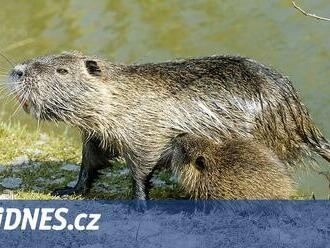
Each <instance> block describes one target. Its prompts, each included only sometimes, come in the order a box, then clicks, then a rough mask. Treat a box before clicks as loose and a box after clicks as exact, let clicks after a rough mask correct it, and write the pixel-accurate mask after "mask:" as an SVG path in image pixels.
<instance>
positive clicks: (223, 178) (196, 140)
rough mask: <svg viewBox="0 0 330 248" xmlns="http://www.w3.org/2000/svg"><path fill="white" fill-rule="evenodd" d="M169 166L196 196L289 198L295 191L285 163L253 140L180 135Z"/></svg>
mask: <svg viewBox="0 0 330 248" xmlns="http://www.w3.org/2000/svg"><path fill="white" fill-rule="evenodd" d="M172 168H173V170H174V172H175V173H176V174H177V176H178V178H179V183H180V184H181V186H182V188H183V189H184V190H185V192H187V193H188V194H189V196H190V197H192V198H195V199H227V200H233V199H288V198H290V196H293V194H294V191H295V190H294V183H293V181H292V179H291V178H290V175H289V170H288V168H287V166H286V165H285V164H283V163H282V162H281V161H280V160H279V159H278V158H277V156H276V155H275V154H274V153H273V152H272V151H271V150H270V149H269V148H267V147H266V146H265V145H261V144H259V143H258V142H257V141H255V140H245V139H228V140H226V141H224V142H223V143H222V144H217V143H215V142H214V141H212V140H210V139H207V138H201V137H197V136H194V135H189V134H186V135H180V136H178V137H177V138H175V139H174V140H173V157H172Z"/></svg>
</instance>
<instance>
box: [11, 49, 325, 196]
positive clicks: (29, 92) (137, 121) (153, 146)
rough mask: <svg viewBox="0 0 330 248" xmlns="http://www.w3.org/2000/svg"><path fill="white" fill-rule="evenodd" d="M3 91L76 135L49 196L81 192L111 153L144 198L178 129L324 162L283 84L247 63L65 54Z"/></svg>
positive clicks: (313, 132)
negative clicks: (127, 60)
mask: <svg viewBox="0 0 330 248" xmlns="http://www.w3.org/2000/svg"><path fill="white" fill-rule="evenodd" d="M8 87H9V89H11V91H12V92H13V93H14V94H16V95H17V98H18V99H19V101H20V102H21V103H22V105H23V107H24V109H25V110H26V111H27V112H30V113H31V114H32V115H33V116H35V117H36V118H37V119H39V120H50V121H56V122H57V121H64V122H67V123H70V124H72V125H74V126H77V127H79V128H80V129H81V130H82V133H83V137H84V140H83V143H84V147H83V160H82V166H81V172H80V176H79V180H78V183H77V185H76V186H75V187H74V188H65V189H61V190H57V191H55V192H54V193H55V194H57V195H63V194H73V193H79V194H83V193H86V192H88V190H89V188H90V187H91V184H92V182H93V180H94V179H95V178H96V176H97V171H98V169H100V168H102V167H103V166H106V165H107V160H108V159H109V158H112V157H114V156H117V155H120V156H123V157H124V158H125V159H126V161H127V163H128V166H129V168H130V170H131V172H132V175H133V179H134V193H135V197H136V198H138V199H146V198H147V196H148V185H149V179H150V177H151V175H152V172H153V171H154V169H155V167H156V166H166V165H168V161H170V158H171V153H172V152H171V140H172V139H173V138H174V137H176V136H177V135H179V134H182V133H190V134H194V135H196V136H201V137H202V136H203V137H207V138H209V139H212V140H214V141H216V142H224V141H225V140H227V139H228V138H230V139H232V138H233V137H243V138H254V139H255V140H257V141H258V142H260V143H261V144H264V145H265V146H267V147H269V148H270V149H271V150H272V151H273V152H274V153H275V154H276V155H277V156H278V158H279V159H280V160H281V161H283V162H284V163H288V164H293V163H294V162H296V161H297V160H299V159H301V158H302V157H303V156H304V155H307V156H309V155H310V152H311V151H312V152H315V153H317V154H319V155H320V156H322V157H324V158H325V159H327V160H328V161H330V145H329V142H328V141H327V140H326V139H325V138H324V137H323V135H322V134H321V132H320V131H319V130H318V129H317V128H316V127H315V126H314V124H313V122H312V120H311V118H310V117H309V115H308V112H307V110H306V108H305V107H304V105H303V104H302V103H301V102H300V100H299V98H298V96H297V93H296V91H295V89H294V88H293V86H292V84H291V82H290V81H289V80H288V79H287V78H286V77H284V76H282V75H281V74H279V73H278V72H276V71H274V70H272V69H270V68H269V67H266V66H264V65H262V64H259V63H257V62H256V61H254V60H251V59H248V58H242V57H233V56H212V57H204V58H193V59H186V60H179V61H172V62H164V63H156V64H153V63H149V64H140V65H136V64H133V65H121V64H114V63H112V62H110V61H108V60H104V59H100V58H96V57H89V56H85V55H82V54H80V53H67V52H66V53H62V54H58V55H48V56H43V57H38V58H34V59H31V60H28V61H26V62H24V63H22V64H19V65H17V66H16V67H15V68H14V69H13V71H12V72H11V74H10V80H9V84H8Z"/></svg>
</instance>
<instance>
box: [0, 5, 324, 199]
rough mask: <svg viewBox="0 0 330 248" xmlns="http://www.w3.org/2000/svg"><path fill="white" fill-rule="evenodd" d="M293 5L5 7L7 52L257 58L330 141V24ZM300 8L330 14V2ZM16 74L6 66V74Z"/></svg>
mask: <svg viewBox="0 0 330 248" xmlns="http://www.w3.org/2000/svg"><path fill="white" fill-rule="evenodd" d="M290 2H291V1H286V0H277V1H276V0H269V1H264V0H255V1H238V0H225V1H156V0H148V1H147V0H145V1H115V0H114V1H105V0H103V1H102V0H99V1H87V0H86V1H85V0H84V1H82V0H76V1H50V0H49V1H43V0H42V1H2V2H1V10H0V13H1V15H0V33H1V36H0V50H1V51H2V52H4V53H5V54H6V55H8V56H9V58H10V59H11V60H13V61H15V62H19V61H22V60H25V59H27V58H31V57H34V56H37V55H42V54H46V53H57V52H60V51H63V50H80V51H83V52H84V53H87V54H97V55H100V56H103V57H107V58H110V59H112V60H113V61H115V62H124V63H131V62H149V61H163V60H169V59H174V58H182V57H192V56H204V55H213V54H240V55H245V56H249V57H253V58H255V59H257V60H259V61H261V62H263V63H265V64H270V65H272V66H273V67H274V68H277V69H278V70H279V71H281V72H283V73H284V74H286V75H288V76H289V77H290V78H291V80H292V81H293V82H294V84H295V86H296V88H297V89H298V90H299V91H300V95H301V97H302V98H303V101H304V102H305V104H306V105H307V106H308V107H309V109H310V112H311V114H312V116H313V118H314V120H315V122H316V123H317V125H318V126H319V127H320V128H321V130H323V132H324V133H325V134H326V135H327V136H328V137H330V124H329V116H330V97H329V96H330V81H329V80H330V79H329V78H330V63H329V58H330V35H329V32H330V24H329V23H327V22H321V21H317V20H314V19H311V18H308V17H304V16H303V15H301V14H300V13H298V12H297V11H296V10H295V9H293V8H292V6H291V5H290ZM299 4H301V5H302V6H304V7H305V8H306V9H311V10H313V12H314V13H317V14H319V15H324V16H327V15H330V4H329V2H328V1H326V0H313V1H308V0H304V1H299ZM9 69H10V66H9V65H8V64H7V63H6V61H5V60H4V59H1V60H0V73H1V74H6V73H7V72H8V70H9ZM1 94H2V95H3V93H1ZM0 101H1V102H0V121H3V122H21V123H23V124H24V125H26V126H27V127H28V128H29V129H30V130H33V129H35V128H37V122H36V121H35V120H34V119H32V118H31V117H30V116H28V115H26V114H25V113H23V111H21V110H19V111H18V112H17V113H16V114H15V115H12V113H13V112H14V111H15V105H14V104H13V103H14V102H12V101H5V100H3V96H1V100H0ZM40 129H41V130H42V131H43V132H48V131H50V130H55V132H58V133H61V134H62V133H63V132H65V135H70V136H71V135H77V133H76V132H75V131H74V130H72V129H71V128H68V127H66V126H64V125H63V126H54V125H52V124H45V123H42V124H41V125H40ZM77 140H78V138H77ZM322 165H323V167H324V169H326V168H327V167H326V163H322ZM298 174H299V175H301V186H300V188H301V190H302V191H304V192H306V193H310V192H315V193H316V195H317V197H326V196H327V195H328V194H329V189H328V182H327V181H326V180H325V178H323V177H321V176H317V175H316V174H315V173H304V172H299V173H298Z"/></svg>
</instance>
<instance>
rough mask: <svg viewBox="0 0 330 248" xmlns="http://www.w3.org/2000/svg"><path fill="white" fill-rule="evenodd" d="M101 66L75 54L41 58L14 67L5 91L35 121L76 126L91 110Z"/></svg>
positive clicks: (68, 53)
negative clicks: (14, 98) (32, 116)
mask: <svg viewBox="0 0 330 248" xmlns="http://www.w3.org/2000/svg"><path fill="white" fill-rule="evenodd" d="M103 67H104V65H103V63H102V61H101V60H99V59H97V58H94V57H88V56H84V55H82V54H80V53H77V52H64V53H61V54H58V55H48V56H42V57H38V58H34V59H31V60H28V61H25V62H23V63H22V64H18V65H16V66H15V67H14V69H13V70H12V71H11V73H10V75H9V82H8V88H9V90H10V91H11V92H12V93H14V94H15V95H16V98H17V99H18V100H19V102H20V103H21V104H22V106H23V108H24V110H25V111H26V112H28V113H31V114H32V115H34V116H35V117H36V118H37V119H40V120H54V121H66V122H69V123H73V124H77V123H79V122H81V120H82V119H84V118H85V117H88V115H89V113H90V112H91V111H93V109H92V107H91V106H90V105H88V103H89V102H92V101H93V102H95V93H98V92H99V91H100V90H99V87H98V85H99V84H100V78H102V77H104V76H105V75H104V73H103V70H104V68H103ZM86 105H88V106H86Z"/></svg>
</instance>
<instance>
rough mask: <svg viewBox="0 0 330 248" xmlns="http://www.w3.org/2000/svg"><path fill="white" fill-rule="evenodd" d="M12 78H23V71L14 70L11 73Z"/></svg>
mask: <svg viewBox="0 0 330 248" xmlns="http://www.w3.org/2000/svg"><path fill="white" fill-rule="evenodd" d="M10 76H12V77H14V78H17V79H20V78H21V77H22V76H23V71H22V70H19V69H14V70H12V72H11V73H10Z"/></svg>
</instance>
